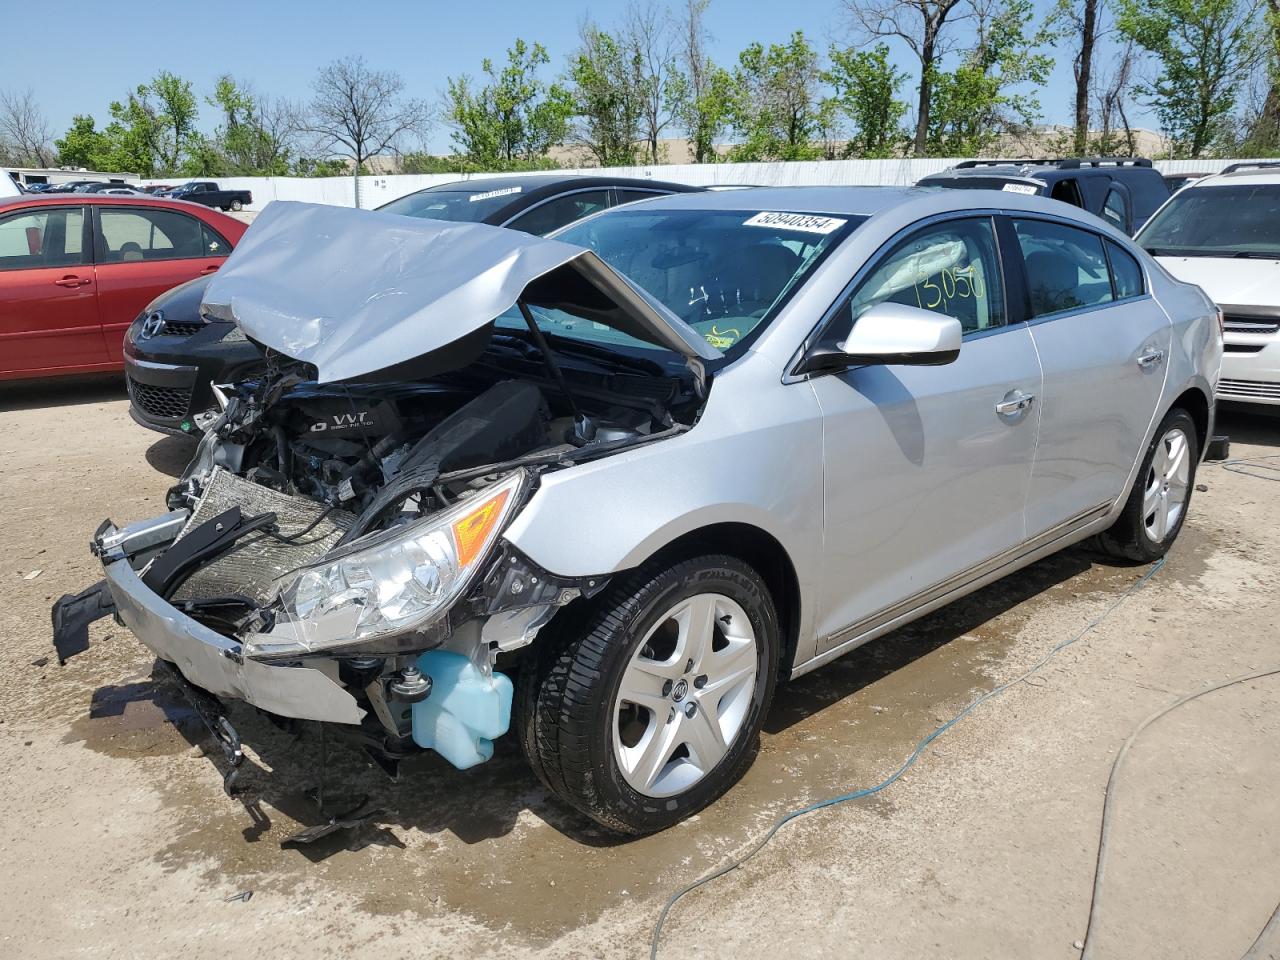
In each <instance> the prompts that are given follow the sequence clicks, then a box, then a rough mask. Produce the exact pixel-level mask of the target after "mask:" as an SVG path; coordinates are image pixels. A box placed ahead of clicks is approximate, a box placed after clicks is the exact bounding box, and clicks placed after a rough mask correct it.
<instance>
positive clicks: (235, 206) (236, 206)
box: [231, 200, 244, 213]
mask: <svg viewBox="0 0 1280 960" xmlns="http://www.w3.org/2000/svg"><path fill="white" fill-rule="evenodd" d="M243 207H244V204H243V203H241V202H240V201H239V200H232V201H231V209H232V210H234V211H235V212H236V213H239V212H240V210H241V209H242V208H243Z"/></svg>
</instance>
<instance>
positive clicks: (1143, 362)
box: [1138, 350, 1164, 370]
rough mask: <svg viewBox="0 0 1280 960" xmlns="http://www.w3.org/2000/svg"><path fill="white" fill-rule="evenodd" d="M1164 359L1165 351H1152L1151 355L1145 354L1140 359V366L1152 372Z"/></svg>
mask: <svg viewBox="0 0 1280 960" xmlns="http://www.w3.org/2000/svg"><path fill="white" fill-rule="evenodd" d="M1163 359H1164V351H1163V350H1152V351H1151V352H1150V353H1144V354H1143V355H1142V356H1140V357H1139V358H1138V366H1139V367H1141V368H1142V369H1143V370H1150V369H1151V368H1152V367H1154V366H1155V365H1156V364H1158V363H1159V362H1160V361H1161V360H1163Z"/></svg>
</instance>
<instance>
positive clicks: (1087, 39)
mask: <svg viewBox="0 0 1280 960" xmlns="http://www.w3.org/2000/svg"><path fill="white" fill-rule="evenodd" d="M1059 9H1060V10H1061V11H1062V13H1063V15H1064V16H1065V18H1066V20H1067V22H1068V23H1070V25H1071V32H1072V33H1073V34H1074V35H1075V36H1076V37H1078V38H1079V46H1078V47H1077V48H1076V51H1075V57H1074V59H1073V60H1072V64H1071V69H1072V73H1073V74H1074V76H1075V81H1076V118H1075V131H1074V147H1073V150H1074V152H1075V154H1076V156H1083V155H1084V154H1085V153H1087V152H1088V150H1089V98H1090V97H1091V96H1092V95H1093V87H1092V77H1093V54H1094V49H1095V48H1096V46H1097V43H1098V40H1099V38H1100V33H1101V29H1100V28H1101V23H1100V21H1101V16H1102V0H1063V3H1062V4H1061V6H1060V8H1059Z"/></svg>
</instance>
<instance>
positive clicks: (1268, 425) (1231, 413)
mask: <svg viewBox="0 0 1280 960" xmlns="http://www.w3.org/2000/svg"><path fill="white" fill-rule="evenodd" d="M1213 430H1214V433H1217V434H1220V435H1226V436H1227V437H1228V438H1229V439H1230V440H1231V442H1232V444H1237V443H1247V444H1252V445H1256V446H1261V447H1280V409H1277V412H1276V413H1271V412H1269V411H1267V410H1265V409H1259V408H1256V407H1233V406H1220V407H1219V408H1218V416H1217V420H1216V421H1215V422H1214V426H1213ZM1231 456H1233V457H1236V456H1240V454H1239V453H1237V452H1236V451H1234V450H1233V451H1232V452H1231Z"/></svg>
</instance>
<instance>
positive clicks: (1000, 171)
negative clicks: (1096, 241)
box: [918, 157, 1169, 236]
mask: <svg viewBox="0 0 1280 960" xmlns="http://www.w3.org/2000/svg"><path fill="white" fill-rule="evenodd" d="M918 186H921V187H950V188H953V189H956V188H959V189H968V190H1005V191H1009V192H1011V193H1026V194H1039V195H1040V196H1045V197H1049V198H1050V199H1051V200H1061V201H1062V202H1063V203H1069V204H1071V205H1072V206H1073V207H1080V208H1082V209H1084V210H1088V211H1089V212H1090V213H1092V214H1095V215H1096V216H1099V217H1101V218H1102V219H1103V220H1106V221H1107V222H1108V223H1110V224H1111V225H1112V226H1114V227H1115V228H1116V229H1117V230H1120V231H1122V232H1124V233H1127V234H1129V235H1130V236H1132V235H1133V234H1134V233H1136V232H1137V231H1138V229H1139V228H1140V227H1141V226H1142V225H1143V224H1144V223H1146V222H1147V219H1148V218H1149V217H1150V216H1151V215H1152V214H1153V213H1155V212H1156V210H1157V209H1159V207H1160V205H1161V204H1163V203H1164V202H1165V201H1166V200H1168V199H1169V185H1168V184H1167V183H1165V180H1164V177H1162V176H1161V175H1160V172H1159V171H1158V170H1156V169H1155V168H1154V167H1152V166H1151V161H1150V160H1147V159H1146V158H1144V157H1137V158H1133V157H1090V158H1084V159H1071V160H965V161H963V162H961V163H957V164H956V165H955V166H954V167H951V168H950V169H948V170H944V171H943V172H942V173H935V174H931V175H930V176H927V177H925V178H924V179H922V180H920V181H919V183H918Z"/></svg>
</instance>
